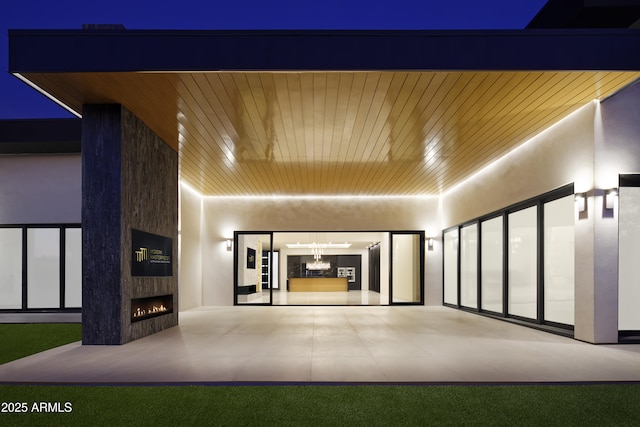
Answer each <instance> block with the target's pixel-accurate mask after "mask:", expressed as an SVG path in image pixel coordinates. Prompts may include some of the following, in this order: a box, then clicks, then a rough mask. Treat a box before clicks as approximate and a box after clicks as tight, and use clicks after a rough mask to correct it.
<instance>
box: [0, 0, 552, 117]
mask: <svg viewBox="0 0 640 427" xmlns="http://www.w3.org/2000/svg"><path fill="white" fill-rule="evenodd" d="M545 3H546V0H437V1H436V0H393V1H390V0H387V1H382V0H369V1H365V0H269V1H267V0H237V1H235V2H232V1H229V0H225V1H219V0H174V1H166V0H105V1H92V0H10V1H7V2H4V4H3V6H2V7H0V32H1V33H0V69H1V70H2V72H0V119H7V118H41V117H72V116H71V115H70V114H69V113H68V112H67V111H65V110H64V109H62V108H61V107H59V106H57V105H56V104H55V103H53V102H52V101H49V100H48V99H46V98H45V97H44V96H42V95H40V94H39V93H37V92H36V91H35V90H33V89H31V88H30V87H28V86H27V85H26V84H24V83H22V82H20V81H19V80H18V79H17V78H15V77H13V76H11V75H10V74H8V72H7V69H8V52H7V50H8V49H7V43H8V37H7V30H8V29H29V28H32V29H59V28H63V29H79V28H80V27H81V26H82V24H86V23H91V24H96V23H108V24H113V23H118V24H124V26H125V27H126V28H128V29H205V30H208V29H211V30H215V29H424V30H431V29H433V30H436V29H452V30H453V29H521V28H524V27H525V26H526V25H527V23H528V22H529V21H530V20H531V19H532V18H533V17H534V16H535V14H536V13H537V12H538V11H539V10H540V9H541V8H542V6H543V5H544V4H545Z"/></svg>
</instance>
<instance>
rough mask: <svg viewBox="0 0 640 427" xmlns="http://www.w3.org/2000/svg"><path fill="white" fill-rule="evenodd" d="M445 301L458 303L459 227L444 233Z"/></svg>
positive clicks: (453, 303) (452, 303)
mask: <svg viewBox="0 0 640 427" xmlns="http://www.w3.org/2000/svg"><path fill="white" fill-rule="evenodd" d="M443 240H444V302H445V304H451V305H458V229H457V228H455V229H452V230H449V231H446V232H445V233H444V239H443Z"/></svg>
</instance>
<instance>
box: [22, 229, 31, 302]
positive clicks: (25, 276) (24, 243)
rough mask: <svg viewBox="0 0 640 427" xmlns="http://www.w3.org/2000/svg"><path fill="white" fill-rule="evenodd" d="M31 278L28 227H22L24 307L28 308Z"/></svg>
mask: <svg viewBox="0 0 640 427" xmlns="http://www.w3.org/2000/svg"><path fill="white" fill-rule="evenodd" d="M28 279H29V277H28V274H27V227H26V226H23V227H22V309H23V310H26V309H27V308H28V307H27V298H28V295H29V294H28V288H27V280H28Z"/></svg>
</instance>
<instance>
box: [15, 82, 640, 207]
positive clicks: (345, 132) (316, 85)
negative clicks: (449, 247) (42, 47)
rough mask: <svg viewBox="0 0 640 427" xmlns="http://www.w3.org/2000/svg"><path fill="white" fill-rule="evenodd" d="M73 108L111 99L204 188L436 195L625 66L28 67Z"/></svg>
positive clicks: (585, 98)
mask: <svg viewBox="0 0 640 427" xmlns="http://www.w3.org/2000/svg"><path fill="white" fill-rule="evenodd" d="M24 76H25V77H26V78H28V79H29V80H31V81H32V82H34V83H35V84H37V85H38V86H40V87H41V88H43V89H44V90H46V91H47V92H49V93H50V94H52V95H53V96H55V97H56V98H58V99H60V100H61V101H62V102H64V103H65V104H67V105H68V106H70V107H71V108H72V109H74V110H75V111H78V112H81V109H82V104H83V103H121V104H123V105H124V106H126V107H127V108H128V109H129V110H131V111H132V112H134V113H135V114H136V115H137V116H138V117H140V118H141V119H142V120H143V121H144V122H145V123H146V124H147V125H148V126H149V127H151V128H152V129H153V130H154V131H155V132H156V133H158V134H159V135H160V136H161V137H162V138H163V139H164V140H165V141H166V142H167V143H168V144H169V145H171V146H173V147H174V148H175V149H177V150H178V152H179V159H180V175H181V179H183V180H184V181H185V182H187V183H188V184H190V185H191V186H192V187H194V188H195V189H197V190H198V191H200V192H201V193H202V194H205V195H241V196H257V195H302V194H305V195H308V194H313V195H329V194H331V195H365V196H366V195H371V196H373V195H435V194H439V193H441V192H443V191H445V190H446V189H447V188H450V187H451V186H453V185H455V184H456V183H458V182H460V181H461V180H463V179H464V178H465V177H467V176H469V175H470V174H472V173H473V172H475V171H477V170H478V169H480V168H481V167H482V166H484V165H487V164H488V163H490V162H492V161H493V160H495V159H497V158H499V157H501V156H503V155H504V154H505V153H506V152H508V151H509V150H511V149H513V148H514V147H515V146H517V145H519V144H521V143H523V142H524V141H526V140H527V139H528V138H530V137H532V136H534V135H535V134H537V133H538V132H540V131H541V130H543V129H545V128H547V127H549V126H550V125H552V124H553V123H555V122H557V121H558V120H560V119H561V118H563V117H565V116H567V115H568V114H569V113H571V112H572V111H575V110H576V109H577V108H579V107H581V106H583V105H585V104H586V103H588V102H589V101H591V100H593V99H598V98H603V97H606V96H608V95H610V94H612V93H614V92H615V91H617V90H618V89H620V88H621V87H623V86H625V85H627V84H629V83H630V82H632V81H633V80H635V79H637V78H638V77H640V73H624V72H475V71H474V72H317V73H315V72H302V73H300V72H278V73H273V72H210V73H77V74H25V75H24Z"/></svg>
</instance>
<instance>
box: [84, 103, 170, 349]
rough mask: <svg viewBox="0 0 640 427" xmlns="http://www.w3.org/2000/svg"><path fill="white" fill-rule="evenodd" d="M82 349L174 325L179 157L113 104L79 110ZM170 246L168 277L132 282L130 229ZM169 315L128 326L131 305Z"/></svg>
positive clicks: (113, 343)
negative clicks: (157, 306)
mask: <svg viewBox="0 0 640 427" xmlns="http://www.w3.org/2000/svg"><path fill="white" fill-rule="evenodd" d="M82 144H83V150H82V159H83V192H82V194H83V200H82V203H83V207H82V226H83V320H82V322H83V343H84V344H106V345H115V344H124V343H127V342H129V341H133V340H136V339H139V338H142V337H144V336H147V335H150V334H153V333H155V332H159V331H161V330H163V329H166V328H169V327H172V326H175V325H177V324H178V266H177V255H178V253H177V252H178V251H177V245H178V179H177V177H178V155H177V153H176V152H175V151H174V150H173V149H172V148H171V147H169V146H168V145H167V144H166V143H165V142H164V141H162V140H161V139H160V138H159V137H158V136H157V135H155V133H153V132H152V131H151V130H150V129H149V128H148V127H147V126H146V125H145V124H144V123H143V122H142V121H140V120H139V119H138V118H137V117H136V116H135V115H133V114H132V113H131V112H129V111H128V110H127V109H125V108H123V107H121V106H120V105H85V106H84V107H83V134H82ZM132 228H135V229H138V230H142V231H146V232H148V233H153V234H157V235H161V236H164V237H169V238H171V239H172V240H173V249H172V262H173V276H171V277H132V276H131V262H132V260H131V252H132V247H131V245H132V242H131V229H132ZM167 294H173V298H174V312H173V313H171V314H167V315H163V316H159V317H155V318H151V319H146V320H142V321H140V322H135V323H133V324H132V323H131V299H132V298H141V297H150V296H157V295H167Z"/></svg>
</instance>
